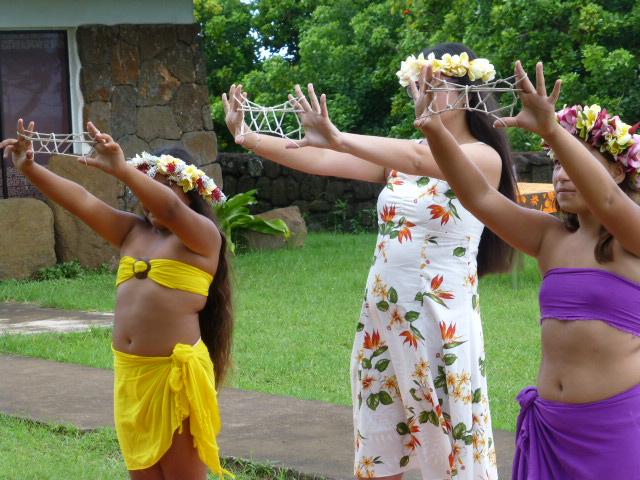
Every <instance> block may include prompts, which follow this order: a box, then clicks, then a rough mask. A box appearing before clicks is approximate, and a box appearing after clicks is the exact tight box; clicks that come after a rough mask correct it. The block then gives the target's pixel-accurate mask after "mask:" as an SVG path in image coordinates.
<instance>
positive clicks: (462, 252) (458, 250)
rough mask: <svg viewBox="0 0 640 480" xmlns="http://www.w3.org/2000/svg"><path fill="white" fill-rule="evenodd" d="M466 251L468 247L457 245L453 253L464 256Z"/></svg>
mask: <svg viewBox="0 0 640 480" xmlns="http://www.w3.org/2000/svg"><path fill="white" fill-rule="evenodd" d="M465 253H467V249H466V248H464V247H456V248H454V250H453V255H454V256H456V257H464V255H465Z"/></svg>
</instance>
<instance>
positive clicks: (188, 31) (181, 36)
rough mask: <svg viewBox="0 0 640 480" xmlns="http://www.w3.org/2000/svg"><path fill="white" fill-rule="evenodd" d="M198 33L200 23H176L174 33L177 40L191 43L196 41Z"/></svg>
mask: <svg viewBox="0 0 640 480" xmlns="http://www.w3.org/2000/svg"><path fill="white" fill-rule="evenodd" d="M199 34H200V25H198V24H197V23H193V24H191V25H176V35H177V36H178V40H180V41H181V42H184V43H186V44H187V45H191V44H192V43H196V42H197V40H198V35H199Z"/></svg>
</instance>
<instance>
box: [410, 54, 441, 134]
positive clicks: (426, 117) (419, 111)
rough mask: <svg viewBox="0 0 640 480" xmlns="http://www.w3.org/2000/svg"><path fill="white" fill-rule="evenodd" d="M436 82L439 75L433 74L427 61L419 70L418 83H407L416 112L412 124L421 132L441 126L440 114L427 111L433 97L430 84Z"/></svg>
mask: <svg viewBox="0 0 640 480" xmlns="http://www.w3.org/2000/svg"><path fill="white" fill-rule="evenodd" d="M436 82H440V75H439V74H438V75H437V76H434V74H433V65H432V64H431V63H429V64H427V65H425V66H424V67H422V70H420V77H419V79H418V84H417V85H416V84H415V82H411V83H410V84H409V92H410V93H411V98H413V106H414V109H415V112H416V120H415V122H413V126H414V127H416V128H417V129H419V130H422V131H423V132H424V131H427V130H431V129H432V128H438V127H441V126H442V119H441V118H440V115H439V114H430V112H429V107H430V106H431V104H432V103H433V100H434V98H435V94H434V93H433V90H432V86H433V85H434V84H435V83H436Z"/></svg>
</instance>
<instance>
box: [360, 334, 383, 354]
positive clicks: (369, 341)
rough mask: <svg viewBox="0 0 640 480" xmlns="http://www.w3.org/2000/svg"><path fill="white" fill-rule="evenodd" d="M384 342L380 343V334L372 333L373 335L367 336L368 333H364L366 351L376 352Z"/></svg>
mask: <svg viewBox="0 0 640 480" xmlns="http://www.w3.org/2000/svg"><path fill="white" fill-rule="evenodd" d="M383 344H384V342H382V341H380V332H378V331H377V330H374V331H373V334H371V335H369V332H364V348H366V349H367V350H377V349H378V348H379V347H381V346H382V345H383Z"/></svg>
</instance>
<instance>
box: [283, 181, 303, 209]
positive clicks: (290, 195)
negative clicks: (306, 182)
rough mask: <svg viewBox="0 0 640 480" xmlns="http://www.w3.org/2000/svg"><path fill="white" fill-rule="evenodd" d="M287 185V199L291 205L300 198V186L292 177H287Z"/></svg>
mask: <svg viewBox="0 0 640 480" xmlns="http://www.w3.org/2000/svg"><path fill="white" fill-rule="evenodd" d="M285 184H286V187H287V199H288V200H289V203H291V202H293V201H294V200H297V199H298V198H300V186H299V185H298V182H296V181H295V180H294V179H293V178H291V177H285Z"/></svg>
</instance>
